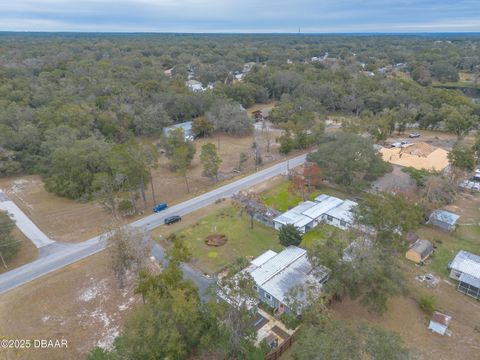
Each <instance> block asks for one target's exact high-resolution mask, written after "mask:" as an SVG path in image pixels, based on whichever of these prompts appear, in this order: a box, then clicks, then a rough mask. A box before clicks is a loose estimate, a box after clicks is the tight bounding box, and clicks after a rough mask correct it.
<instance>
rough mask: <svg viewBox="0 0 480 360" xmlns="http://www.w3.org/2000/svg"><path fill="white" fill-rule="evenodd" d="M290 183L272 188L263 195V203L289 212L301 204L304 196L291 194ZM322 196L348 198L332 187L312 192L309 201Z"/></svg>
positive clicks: (284, 182)
mask: <svg viewBox="0 0 480 360" xmlns="http://www.w3.org/2000/svg"><path fill="white" fill-rule="evenodd" d="M290 183H291V182H290V181H283V182H281V183H280V184H278V185H276V186H274V187H272V188H271V189H269V190H268V191H265V192H264V193H263V194H262V200H263V202H264V203H265V204H266V205H267V206H269V207H272V208H274V209H276V210H278V211H282V212H284V211H287V210H288V209H291V208H292V207H295V206H297V205H298V204H299V203H300V202H302V200H303V199H302V196H300V195H299V194H294V193H292V192H290ZM320 194H327V195H331V196H336V197H339V198H341V199H345V198H347V195H346V194H345V193H342V192H341V191H338V190H335V189H332V188H330V187H326V186H321V187H320V188H318V189H316V190H315V191H314V192H312V193H311V194H310V195H309V196H308V199H309V200H313V199H315V198H316V197H317V196H318V195H320Z"/></svg>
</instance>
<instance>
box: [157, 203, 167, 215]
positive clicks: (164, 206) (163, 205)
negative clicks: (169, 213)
mask: <svg viewBox="0 0 480 360" xmlns="http://www.w3.org/2000/svg"><path fill="white" fill-rule="evenodd" d="M166 208H168V205H167V204H165V203H160V204H157V205H155V206H154V207H153V212H154V213H158V212H160V211H162V210H165V209H166Z"/></svg>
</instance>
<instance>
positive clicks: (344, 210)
mask: <svg viewBox="0 0 480 360" xmlns="http://www.w3.org/2000/svg"><path fill="white" fill-rule="evenodd" d="M357 205H358V204H357V203H356V202H354V201H351V200H345V201H343V202H342V203H341V204H340V205H339V206H337V207H335V208H333V209H331V210H329V211H328V212H327V215H330V216H332V217H334V218H336V219H339V220H343V221H345V222H349V223H351V222H352V221H353V212H352V210H353V208H354V207H355V206H357Z"/></svg>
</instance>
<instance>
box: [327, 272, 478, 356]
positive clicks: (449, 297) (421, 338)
mask: <svg viewBox="0 0 480 360" xmlns="http://www.w3.org/2000/svg"><path fill="white" fill-rule="evenodd" d="M424 272H425V268H418V267H415V266H413V265H412V264H410V263H409V264H408V266H405V276H406V278H407V283H408V286H409V290H410V291H409V293H410V294H409V296H407V297H395V298H393V299H391V300H389V302H388V310H387V312H386V313H385V314H384V315H383V316H377V315H374V314H371V313H369V312H368V311H367V310H366V309H365V308H364V307H363V306H362V305H360V304H359V302H358V301H353V300H349V299H346V300H343V301H342V302H337V303H334V304H333V306H332V309H333V315H334V317H335V318H337V319H342V320H346V321H366V322H368V323H371V324H376V325H379V326H382V327H384V328H385V329H387V330H390V331H395V332H397V333H399V334H400V336H401V337H402V339H403V341H404V342H405V345H406V346H407V347H409V348H410V349H413V350H414V351H415V352H416V353H418V354H419V355H420V356H421V358H423V359H428V360H430V359H431V360H434V359H440V360H451V359H476V358H477V357H478V351H479V350H480V345H479V344H480V330H479V329H480V327H479V326H480V305H479V303H478V302H476V301H475V300H473V299H472V298H469V297H468V296H465V295H463V294H461V293H459V292H457V291H456V290H455V287H454V286H453V285H452V284H450V283H448V282H444V281H441V282H440V284H439V285H438V286H437V287H436V288H433V289H432V288H427V287H426V286H424V285H423V284H422V283H420V282H418V281H417V280H415V276H416V275H419V274H424ZM423 294H429V295H433V296H435V299H436V304H437V306H436V308H437V309H438V310H440V311H443V312H445V313H447V314H449V315H451V316H452V321H451V323H450V330H451V331H452V336H440V335H437V334H434V333H432V332H430V331H429V330H428V329H427V327H428V322H429V317H428V316H427V315H426V314H425V313H423V312H422V311H421V310H420V308H419V307H418V304H417V302H416V300H415V299H418V298H419V297H420V296H421V295H423Z"/></svg>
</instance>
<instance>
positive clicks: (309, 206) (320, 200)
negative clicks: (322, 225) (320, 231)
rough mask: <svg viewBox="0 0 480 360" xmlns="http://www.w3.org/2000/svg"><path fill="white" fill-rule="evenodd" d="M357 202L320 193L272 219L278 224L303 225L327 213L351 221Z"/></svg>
mask: <svg viewBox="0 0 480 360" xmlns="http://www.w3.org/2000/svg"><path fill="white" fill-rule="evenodd" d="M355 206H357V203H356V202H354V201H351V200H342V199H339V198H336V197H334V196H329V195H325V194H322V195H320V196H317V197H316V198H315V201H304V202H302V203H300V204H299V205H297V206H296V207H294V208H293V209H291V210H288V211H287V212H285V213H283V214H282V215H280V216H278V217H276V218H275V219H274V221H275V222H277V223H280V224H284V225H285V224H293V225H295V226H296V227H303V226H305V225H307V224H309V223H310V222H312V221H313V220H318V219H319V218H320V217H322V216H323V215H325V214H327V215H330V216H333V217H334V218H336V219H339V220H343V221H345V222H348V223H351V222H352V220H353V213H352V208H353V207H355Z"/></svg>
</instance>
